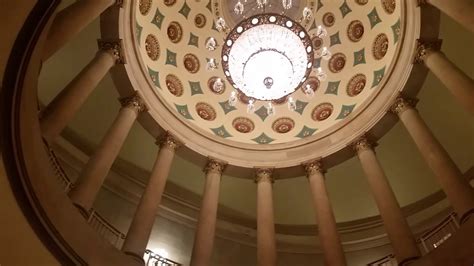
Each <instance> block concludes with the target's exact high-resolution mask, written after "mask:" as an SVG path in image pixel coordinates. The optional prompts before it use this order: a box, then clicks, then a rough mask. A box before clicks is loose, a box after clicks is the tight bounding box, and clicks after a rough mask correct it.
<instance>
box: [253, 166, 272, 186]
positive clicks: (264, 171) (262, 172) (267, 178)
mask: <svg viewBox="0 0 474 266" xmlns="http://www.w3.org/2000/svg"><path fill="white" fill-rule="evenodd" d="M259 182H270V183H273V182H275V180H274V179H273V168H257V169H255V183H259Z"/></svg>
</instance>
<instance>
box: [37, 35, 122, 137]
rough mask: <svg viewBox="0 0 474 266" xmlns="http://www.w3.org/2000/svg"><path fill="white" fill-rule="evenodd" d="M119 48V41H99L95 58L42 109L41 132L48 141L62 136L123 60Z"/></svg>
mask: <svg viewBox="0 0 474 266" xmlns="http://www.w3.org/2000/svg"><path fill="white" fill-rule="evenodd" d="M120 47H121V46H120V42H105V41H99V51H98V52H97V54H96V56H95V57H94V59H92V61H91V62H90V63H89V64H88V65H87V66H86V67H85V68H84V69H83V70H82V71H81V72H80V73H79V75H77V76H76V77H75V78H74V79H73V80H72V81H71V82H70V83H69V84H68V85H67V86H66V88H64V89H63V90H62V91H61V92H60V93H59V94H58V95H57V96H56V97H55V98H54V99H53V100H52V101H51V103H50V104H48V106H46V108H45V109H44V110H43V111H42V112H41V114H40V125H41V131H42V133H43V137H44V138H45V139H46V140H47V141H54V140H55V139H56V138H57V137H58V136H59V134H60V133H61V131H62V130H63V129H64V128H65V127H66V126H67V124H68V123H69V121H71V119H72V118H73V117H74V115H75V114H76V113H77V111H79V109H80V108H81V106H82V104H83V103H84V102H85V101H86V99H87V98H88V97H89V95H90V94H91V92H92V91H93V90H94V89H95V88H96V87H97V85H98V84H99V82H100V81H101V80H102V78H103V77H104V76H105V75H106V74H107V73H108V72H109V70H110V68H111V67H112V66H114V65H115V64H116V63H123V58H122V56H121V54H122V53H121V48H120Z"/></svg>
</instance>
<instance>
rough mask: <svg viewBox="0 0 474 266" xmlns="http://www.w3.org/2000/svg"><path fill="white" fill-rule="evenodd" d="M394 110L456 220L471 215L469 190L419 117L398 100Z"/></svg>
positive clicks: (473, 196)
mask: <svg viewBox="0 0 474 266" xmlns="http://www.w3.org/2000/svg"><path fill="white" fill-rule="evenodd" d="M393 110H394V112H395V113H397V114H398V116H399V117H400V120H401V121H402V123H403V125H404V126H405V128H406V129H407V131H408V133H409V134H410V136H411V137H412V139H413V141H414V142H415V144H416V146H417V147H418V149H419V150H420V153H421V155H422V156H423V158H424V159H425V161H426V163H427V164H428V166H429V167H430V168H431V170H432V171H433V173H434V174H435V176H436V177H437V179H438V182H439V184H440V185H441V187H442V188H443V190H444V192H445V193H446V196H447V197H448V199H449V201H450V202H451V204H452V205H453V208H454V210H455V211H456V213H457V214H458V215H459V217H463V215H464V214H467V213H468V212H469V211H472V209H473V208H474V191H473V189H472V187H471V186H470V184H469V182H468V181H467V180H466V179H465V178H464V177H463V175H462V173H461V171H460V170H459V168H458V167H457V166H456V164H455V163H454V161H453V160H452V159H451V157H450V156H449V154H448V153H447V152H446V150H445V149H444V148H443V146H442V145H441V144H440V143H439V142H438V140H437V139H436V138H435V137H434V135H433V133H432V132H431V130H430V129H429V127H428V126H427V125H426V124H425V122H424V121H423V119H422V118H421V116H420V114H419V113H418V112H417V111H416V110H415V109H414V108H413V107H411V106H410V105H409V103H408V102H407V101H405V100H403V99H401V98H399V99H398V100H397V103H396V104H395V105H394V107H393ZM461 221H462V220H461Z"/></svg>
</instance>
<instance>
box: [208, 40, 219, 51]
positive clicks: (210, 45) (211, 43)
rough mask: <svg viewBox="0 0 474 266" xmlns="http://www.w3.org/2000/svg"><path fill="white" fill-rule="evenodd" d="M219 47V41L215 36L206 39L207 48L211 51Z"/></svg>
mask: <svg viewBox="0 0 474 266" xmlns="http://www.w3.org/2000/svg"><path fill="white" fill-rule="evenodd" d="M216 47H217V41H216V39H215V38H214V37H209V38H208V39H207V41H206V49H207V50H209V51H214V50H216Z"/></svg>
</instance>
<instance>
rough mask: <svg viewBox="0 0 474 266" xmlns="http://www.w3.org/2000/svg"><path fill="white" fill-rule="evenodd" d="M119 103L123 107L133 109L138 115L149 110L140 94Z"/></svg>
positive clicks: (125, 98) (123, 99)
mask: <svg viewBox="0 0 474 266" xmlns="http://www.w3.org/2000/svg"><path fill="white" fill-rule="evenodd" d="M119 101H120V104H121V105H122V107H124V108H133V109H134V110H135V111H136V112H137V113H141V112H145V111H146V110H148V108H147V107H146V105H145V103H144V102H143V100H142V98H141V97H140V95H138V93H135V94H133V95H131V96H128V97H124V98H120V99H119Z"/></svg>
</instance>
